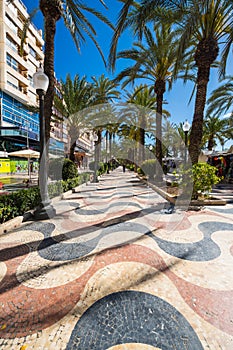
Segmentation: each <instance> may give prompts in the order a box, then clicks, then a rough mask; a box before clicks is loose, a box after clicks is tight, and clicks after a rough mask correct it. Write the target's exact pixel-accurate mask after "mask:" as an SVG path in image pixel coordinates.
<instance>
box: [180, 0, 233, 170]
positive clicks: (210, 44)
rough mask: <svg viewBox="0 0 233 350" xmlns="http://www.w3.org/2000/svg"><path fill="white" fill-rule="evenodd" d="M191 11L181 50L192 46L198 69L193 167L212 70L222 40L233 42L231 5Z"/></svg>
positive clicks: (210, 4) (214, 2) (192, 5)
mask: <svg viewBox="0 0 233 350" xmlns="http://www.w3.org/2000/svg"><path fill="white" fill-rule="evenodd" d="M188 5H189V6H188V11H187V10H186V11H184V15H183V19H182V22H181V24H182V26H183V29H182V35H181V40H180V50H181V51H182V50H184V49H185V48H186V47H187V43H189V44H190V42H191V43H192V45H193V47H194V49H195V54H194V61H195V65H196V67H197V79H196V97H195V107H194V115H193V121H192V127H191V132H190V145H189V154H190V158H191V161H192V163H193V164H195V163H197V162H198V156H199V153H200V149H201V142H202V133H203V119H204V109H205V105H206V96H207V86H208V82H209V77H210V68H211V66H212V65H213V63H214V62H215V60H216V58H217V57H218V54H219V42H220V40H221V41H222V40H223V39H224V41H226V42H229V41H230V42H232V36H231V32H232V28H233V18H232V9H233V7H232V2H231V1H224V0H211V1H203V2H201V3H200V1H197V0H192V1H189V2H188Z"/></svg>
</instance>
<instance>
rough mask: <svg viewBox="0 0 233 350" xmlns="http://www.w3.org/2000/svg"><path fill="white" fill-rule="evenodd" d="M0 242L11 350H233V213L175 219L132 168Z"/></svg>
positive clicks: (3, 330)
mask: <svg viewBox="0 0 233 350" xmlns="http://www.w3.org/2000/svg"><path fill="white" fill-rule="evenodd" d="M54 206H56V210H57V215H56V217H55V218H53V219H52V220H47V221H43V222H28V223H25V224H23V225H22V226H21V227H20V228H18V229H16V230H13V231H11V232H9V233H6V234H4V235H2V236H0V249H1V253H0V307H1V313H0V349H9V350H18V349H34V350H52V349H54V350H55V349H56V350H63V349H67V350H71V349H75V350H76V349H80V350H105V349H110V350H123V349H126V350H131V349H134V350H152V349H157V350H158V349H162V350H170V349H177V350H183V349H184V350H187V349H189V350H202V349H211V350H215V349H224V350H231V349H233V273H232V266H233V264H232V263H233V205H232V204H227V205H226V206H219V207H217V206H216V207H206V208H205V209H204V210H202V211H199V212H191V211H188V212H186V211H181V210H179V208H175V211H174V213H173V214H171V215H169V214H166V210H165V208H167V202H166V201H165V200H164V199H163V198H162V197H160V196H159V195H158V194H157V193H155V192H153V191H152V190H151V189H150V188H149V187H147V186H146V185H145V184H141V183H140V182H139V180H138V179H137V178H136V176H135V175H134V174H132V173H130V172H126V173H122V170H121V168H119V169H117V170H115V171H114V172H112V173H110V174H108V175H104V176H103V177H102V178H101V179H100V182H99V183H97V184H87V185H86V184H84V185H82V186H80V187H79V188H78V190H77V191H76V193H72V194H70V195H69V196H67V197H66V199H64V200H57V201H55V202H54Z"/></svg>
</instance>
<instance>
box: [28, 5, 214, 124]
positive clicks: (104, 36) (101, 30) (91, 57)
mask: <svg viewBox="0 0 233 350" xmlns="http://www.w3.org/2000/svg"><path fill="white" fill-rule="evenodd" d="M23 2H24V4H25V5H26V7H27V8H28V10H29V12H30V11H31V10H32V9H35V8H36V7H38V4H39V0H34V1H32V0H23ZM105 2H106V4H107V6H108V8H109V9H108V10H105V9H104V8H103V6H101V5H100V2H99V1H98V0H95V1H93V0H86V3H87V4H88V5H90V6H92V7H94V6H95V8H97V9H98V10H99V11H102V12H103V13H104V14H105V15H106V16H107V17H108V18H109V19H110V20H111V21H113V22H114V23H115V21H116V18H117V15H118V11H119V9H120V6H121V4H120V3H119V2H118V1H116V0H105ZM33 21H34V23H35V25H36V26H37V28H38V29H43V18H42V15H41V13H40V12H38V14H37V15H36V17H35V18H34V20H33ZM92 23H93V24H94V26H95V28H96V30H97V33H98V37H97V41H98V43H99V44H100V46H101V48H102V51H103V52H104V54H105V57H106V58H107V56H108V52H109V46H110V41H111V36H112V31H111V30H110V29H109V28H107V26H106V25H104V24H102V23H101V22H100V21H98V20H97V19H95V17H92ZM131 43H132V39H131V36H130V35H129V32H128V33H126V34H124V35H123V36H122V37H121V38H120V41H119V49H120V50H123V49H127V48H130V46H131ZM125 66H126V61H125V60H120V61H119V62H117V65H116V72H115V73H118V72H120V71H121V70H122V69H123V68H125ZM55 72H56V77H57V78H58V79H60V78H61V79H63V80H65V78H66V75H67V74H68V73H69V74H70V75H71V76H72V77H73V76H74V75H75V74H79V75H80V76H84V75H85V76H86V77H87V78H88V79H90V78H91V76H96V77H98V76H100V75H101V74H103V73H104V74H105V75H106V76H109V77H112V75H111V74H110V73H109V72H108V71H107V70H106V68H105V66H104V63H103V61H102V59H101V57H100V54H99V53H98V51H97V49H96V48H95V46H94V44H93V43H92V42H90V40H87V42H86V44H85V43H84V44H83V45H82V47H81V52H80V53H79V52H78V51H77V49H76V47H75V44H74V42H73V40H72V38H71V35H70V33H69V32H68V30H67V29H66V28H65V25H64V23H63V21H62V20H60V21H58V23H57V32H56V37H55ZM217 85H218V83H217V72H216V73H214V72H213V70H212V74H211V78H210V82H209V85H208V93H210V92H211V91H212V90H213V89H214V88H216V87H217ZM192 89H193V85H192V84H191V83H187V84H186V85H184V84H183V82H182V81H178V82H177V83H175V84H174V85H173V89H172V91H171V92H167V93H166V94H165V99H166V101H167V102H168V104H167V105H166V106H165V108H166V109H167V110H168V111H169V112H170V113H171V118H170V121H171V122H174V123H179V122H183V121H185V119H188V121H189V122H190V123H191V122H192V117H193V103H194V99H193V101H192V102H191V104H189V105H188V101H189V98H190V95H191V92H192Z"/></svg>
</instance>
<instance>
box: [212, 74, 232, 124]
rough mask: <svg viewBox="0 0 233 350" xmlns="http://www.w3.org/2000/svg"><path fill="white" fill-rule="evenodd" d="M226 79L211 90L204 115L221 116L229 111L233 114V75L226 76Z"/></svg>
mask: <svg viewBox="0 0 233 350" xmlns="http://www.w3.org/2000/svg"><path fill="white" fill-rule="evenodd" d="M226 79H227V81H226V82H224V83H223V84H222V85H220V86H219V87H218V88H217V89H215V90H213V91H212V93H211V95H210V97H209V99H208V101H207V104H208V108H207V111H206V115H210V114H213V113H214V114H215V116H218V117H220V116H223V115H224V114H225V113H227V112H228V111H229V113H231V115H232V116H233V108H232V105H233V77H232V76H230V77H226Z"/></svg>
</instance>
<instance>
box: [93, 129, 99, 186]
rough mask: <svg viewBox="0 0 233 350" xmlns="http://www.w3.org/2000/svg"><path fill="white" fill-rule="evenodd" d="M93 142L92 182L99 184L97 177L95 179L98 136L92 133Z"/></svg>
mask: <svg viewBox="0 0 233 350" xmlns="http://www.w3.org/2000/svg"><path fill="white" fill-rule="evenodd" d="M93 141H94V151H95V159H94V179H93V182H99V181H98V177H97V141H98V135H97V133H96V132H94V134H93Z"/></svg>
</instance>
